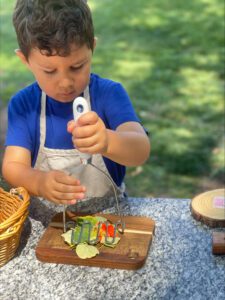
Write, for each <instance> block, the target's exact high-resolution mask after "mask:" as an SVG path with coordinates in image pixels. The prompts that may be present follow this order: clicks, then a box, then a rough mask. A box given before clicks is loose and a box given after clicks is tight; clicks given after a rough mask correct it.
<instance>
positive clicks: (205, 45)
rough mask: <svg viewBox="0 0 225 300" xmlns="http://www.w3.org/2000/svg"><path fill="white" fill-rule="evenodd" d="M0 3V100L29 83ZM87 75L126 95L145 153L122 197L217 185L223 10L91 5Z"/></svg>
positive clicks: (187, 4)
mask: <svg viewBox="0 0 225 300" xmlns="http://www.w3.org/2000/svg"><path fill="white" fill-rule="evenodd" d="M14 3H15V1H14V0H11V1H10V0H9V1H4V0H0V8H1V12H0V76H1V80H0V100H1V102H2V103H4V105H7V102H8V100H9V98H10V97H11V95H12V94H14V93H15V92H16V91H17V90H18V89H21V88H22V87H24V86H26V85H28V84H29V83H31V82H32V81H33V77H32V75H31V74H30V73H29V72H28V71H27V70H26V69H25V68H24V66H23V65H22V64H21V63H20V62H19V60H18V59H17V57H16V56H15V55H14V49H15V48H16V47H17V43H16V39H15V34H14V30H13V27H12V23H11V14H12V10H13V6H14ZM89 5H90V7H91V9H92V12H93V19H94V23H95V34H96V36H97V38H98V43H97V48H96V51H95V53H94V59H93V70H92V71H93V72H95V73H98V74H99V75H100V76H102V77H106V78H110V79H112V80H115V81H119V82H121V83H122V84H123V86H124V87H125V88H126V90H127V91H128V94H129V95H130V98H131V100H132V102H133V105H134V107H135V110H136V111H137V113H138V115H139V117H140V118H141V120H142V122H143V125H144V126H145V127H146V128H147V129H148V130H149V131H150V133H151V143H152V152H151V157H150V158H149V160H148V161H147V162H146V163H145V165H143V166H140V167H137V168H128V170H127V176H126V184H127V188H128V193H129V195H130V196H139V197H142V196H143V197H148V196H154V197H177V198H192V197H193V196H194V195H196V194H198V193H200V192H202V191H205V190H209V189H214V188H219V187H223V186H224V99H223V80H224V15H223V13H224V4H223V2H222V1H220V0H213V1H212V0H189V1H180V0H171V1H168V0H160V1H158V0H138V1H137V0H123V1H120V0H92V1H89Z"/></svg>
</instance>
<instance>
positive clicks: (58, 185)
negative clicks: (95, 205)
mask: <svg viewBox="0 0 225 300" xmlns="http://www.w3.org/2000/svg"><path fill="white" fill-rule="evenodd" d="M84 192H85V188H84V187H83V186H81V185H80V182H79V180H77V179H75V178H74V177H72V176H69V175H67V174H66V173H64V172H62V171H49V172H46V173H43V176H41V177H40V184H39V193H38V194H39V195H40V196H42V197H43V198H46V199H48V200H50V201H52V202H54V203H56V204H66V205H69V204H75V203H76V202H77V200H79V199H83V198H84Z"/></svg>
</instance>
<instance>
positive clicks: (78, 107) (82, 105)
mask: <svg viewBox="0 0 225 300" xmlns="http://www.w3.org/2000/svg"><path fill="white" fill-rule="evenodd" d="M89 111H90V109H89V105H88V102H87V100H86V99H85V98H83V97H77V98H76V99H74V101H73V116H74V121H77V120H78V119H79V118H80V116H81V115H83V114H85V113H87V112H89ZM79 155H80V159H81V163H82V164H83V165H87V164H89V165H91V166H92V167H94V168H96V169H97V170H98V171H99V172H101V173H103V174H104V175H105V176H106V177H107V178H108V180H109V183H110V184H111V185H112V188H113V191H114V195H115V199H116V208H117V212H118V214H119V216H120V220H118V222H117V223H116V224H114V227H115V228H117V230H118V231H119V232H120V233H123V232H124V229H125V223H124V221H123V218H122V215H121V212H120V208H119V203H118V198H117V192H116V188H115V183H114V182H113V181H112V179H111V178H110V176H109V175H108V174H106V173H105V172H104V171H103V170H101V169H100V168H98V167H97V166H95V165H94V164H92V162H91V155H90V154H88V153H82V152H79ZM68 225H69V224H68ZM86 225H87V226H89V229H90V228H91V224H89V223H88V222H86V223H85V224H84V226H86ZM106 226H107V228H108V223H106ZM66 229H67V222H66V205H64V208H63V231H64V232H66ZM82 233H83V227H82V230H81V234H80V236H79V238H78V241H77V243H79V242H80V240H81V238H82ZM97 238H98V234H97V237H96V239H97ZM106 238H107V237H106ZM114 240H115V235H114V237H113V241H112V243H113V242H114Z"/></svg>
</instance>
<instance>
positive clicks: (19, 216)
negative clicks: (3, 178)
mask: <svg viewBox="0 0 225 300" xmlns="http://www.w3.org/2000/svg"><path fill="white" fill-rule="evenodd" d="M29 203H30V197H29V194H28V192H27V191H26V190H25V189H24V188H21V187H20V188H16V189H12V190H10V192H9V193H8V192H6V191H4V190H3V189H1V188H0V267H1V266H3V265H4V264H6V263H7V262H8V261H9V260H10V259H11V258H12V257H13V256H14V255H15V252H16V250H17V248H18V245H19V241H20V235H21V231H22V229H23V224H24V221H25V219H26V217H27V215H28V206H29Z"/></svg>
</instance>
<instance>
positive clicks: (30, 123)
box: [6, 74, 139, 186]
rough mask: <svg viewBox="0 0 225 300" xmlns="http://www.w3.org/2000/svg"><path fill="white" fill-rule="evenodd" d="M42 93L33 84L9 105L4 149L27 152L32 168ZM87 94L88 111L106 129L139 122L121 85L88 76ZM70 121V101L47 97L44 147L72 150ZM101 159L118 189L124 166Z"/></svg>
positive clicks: (35, 154) (36, 145)
mask: <svg viewBox="0 0 225 300" xmlns="http://www.w3.org/2000/svg"><path fill="white" fill-rule="evenodd" d="M41 92H42V91H41V89H40V87H39V85H38V84H37V82H35V83H33V84H32V85H30V86H28V87H26V88H24V89H23V90H21V91H19V92H18V93H17V94H16V95H15V96H13V97H12V99H11V101H10V102H9V106H8V132H7V136H6V146H20V147H24V148H26V149H28V150H30V152H31V158H32V166H34V165H35V162H36V158H37V154H38V149H39V145H40V112H41ZM89 92H90V100H91V109H92V110H93V111H95V112H96V113H97V114H98V115H99V117H100V118H101V119H102V120H103V122H104V123H105V126H106V128H108V129H112V130H115V129H116V128H117V127H118V126H119V125H120V124H122V123H124V122H130V121H135V122H139V119H138V117H137V116H136V114H135V112H134V109H133V107H132V104H131V101H130V99H129V96H128V95H127V93H126V91H125V90H124V88H123V87H122V86H121V84H119V83H116V82H113V81H111V80H108V79H104V78H100V77H99V76H98V75H96V74H91V78H90V84H89ZM72 119H73V110H72V102H70V103H62V102H59V101H56V100H54V99H52V98H50V97H48V96H47V102H46V141H45V146H46V147H48V148H52V149H73V148H74V146H73V143H72V137H71V134H70V133H68V132H67V123H68V121H70V120H72ZM103 159H104V162H105V164H106V167H107V169H108V171H109V173H110V174H111V176H112V178H113V180H114V181H115V183H116V184H117V185H118V186H120V185H121V183H122V181H123V179H124V176H125V172H126V169H125V167H124V166H122V165H120V164H118V163H115V162H114V161H112V160H110V159H108V158H105V157H103Z"/></svg>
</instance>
